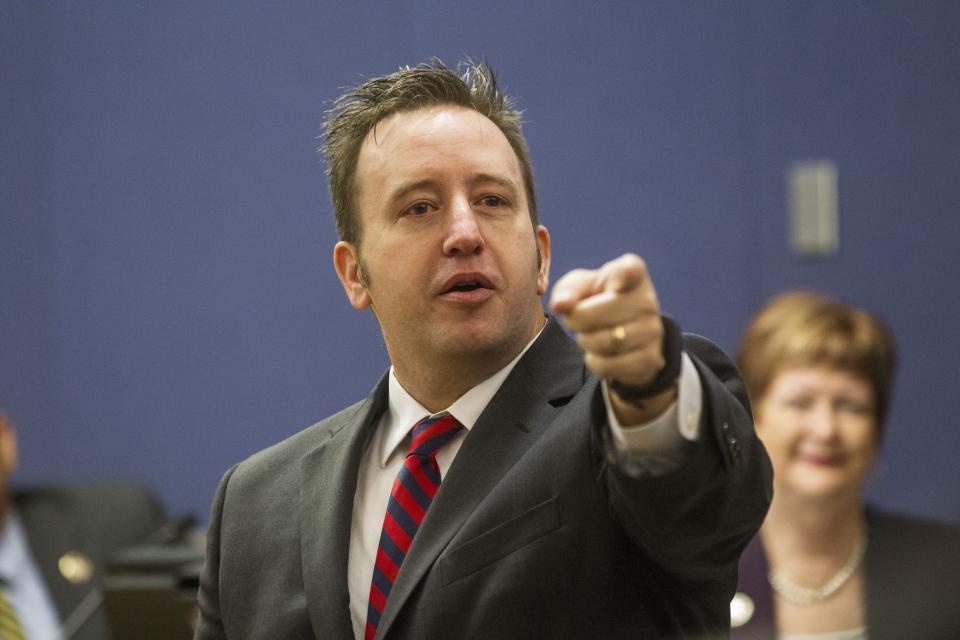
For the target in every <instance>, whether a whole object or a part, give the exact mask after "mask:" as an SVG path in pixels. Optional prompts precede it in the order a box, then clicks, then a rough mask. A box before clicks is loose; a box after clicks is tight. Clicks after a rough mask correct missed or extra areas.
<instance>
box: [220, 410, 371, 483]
mask: <svg viewBox="0 0 960 640" xmlns="http://www.w3.org/2000/svg"><path fill="white" fill-rule="evenodd" d="M370 403H371V399H370V398H365V399H363V400H360V401H358V402H355V403H354V404H352V405H350V406H349V407H346V408H344V409H341V410H340V411H338V412H336V413H334V414H333V415H331V416H328V417H326V418H324V419H323V420H320V421H319V422H315V423H314V424H312V425H310V426H309V427H306V428H305V429H302V430H301V431H298V432H297V433H294V434H293V435H291V436H289V437H287V438H284V439H283V440H281V441H280V442H277V443H276V444H273V445H271V446H269V447H267V448H266V449H261V450H260V451H258V452H256V453H254V454H253V455H251V456H250V457H248V458H246V459H245V460H243V461H241V462H240V463H239V464H237V465H235V467H234V469H235V472H234V474H233V475H234V478H237V477H238V475H237V474H239V476H240V477H244V476H248V475H254V476H259V475H261V474H264V473H266V474H270V473H273V472H274V471H276V470H277V469H278V468H283V467H285V466H286V465H289V464H291V463H294V462H296V461H298V460H299V459H300V458H302V457H303V456H304V454H306V453H307V452H309V451H311V450H312V449H313V448H314V447H316V446H318V445H319V444H321V443H322V442H324V441H326V440H328V439H329V438H330V437H331V436H333V435H334V434H336V433H338V432H339V431H340V430H341V429H350V428H359V424H358V423H359V420H358V417H359V416H360V415H362V414H363V413H364V411H365V410H367V409H368V408H369V405H370ZM231 471H233V469H232V470H231ZM228 473H229V472H228Z"/></svg>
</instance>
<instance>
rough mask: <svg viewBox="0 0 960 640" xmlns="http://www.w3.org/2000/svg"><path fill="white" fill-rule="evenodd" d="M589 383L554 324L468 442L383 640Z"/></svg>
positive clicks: (418, 542) (388, 612) (390, 608)
mask: <svg viewBox="0 0 960 640" xmlns="http://www.w3.org/2000/svg"><path fill="white" fill-rule="evenodd" d="M583 382H584V368H583V356H582V355H581V352H580V351H579V349H578V348H577V347H576V345H575V343H574V342H573V341H572V340H570V338H568V337H567V336H566V334H565V333H564V332H563V330H562V329H561V328H560V327H559V326H558V325H557V323H556V322H555V321H554V320H552V319H551V320H549V321H548V325H547V327H546V328H545V329H544V331H543V334H542V335H541V336H540V338H539V339H538V340H537V342H536V343H535V344H534V345H533V346H532V347H531V348H530V350H529V351H527V353H526V354H525V355H524V357H523V358H522V359H521V360H520V362H519V363H517V366H516V367H514V369H513V371H512V372H511V373H510V375H509V376H508V377H507V379H506V380H505V381H504V383H503V386H502V387H501V388H500V390H499V391H498V392H497V394H496V395H495V396H494V398H493V400H491V401H490V404H489V405H487V408H486V409H485V410H484V412H483V413H482V414H481V416H480V419H479V420H478V421H477V423H476V425H474V427H473V429H471V430H470V434H469V435H468V436H467V438H466V440H464V442H463V446H462V447H461V448H460V451H459V453H458V454H457V457H456V459H455V460H454V461H453V464H452V465H451V467H450V469H449V471H448V472H447V475H446V476H445V477H444V479H443V483H442V484H441V485H440V490H439V492H438V493H437V496H436V498H435V499H434V501H433V504H431V505H430V509H429V510H428V511H427V515H426V516H425V517H424V520H423V523H422V524H421V525H420V529H419V531H418V532H417V535H416V537H415V538H414V540H413V545H412V546H411V547H410V551H409V552H408V554H407V557H406V559H405V560H404V562H403V566H402V567H401V569H400V573H399V575H398V576H397V580H396V582H395V583H394V585H393V589H392V590H391V591H390V597H389V598H388V599H387V606H386V608H385V609H384V612H383V616H382V617H381V618H380V625H379V627H378V633H377V638H384V637H386V634H387V631H388V630H389V628H390V625H391V624H392V623H393V622H394V620H396V617H397V614H398V613H399V611H400V609H401V608H402V607H403V605H404V603H405V602H406V601H407V599H408V598H409V597H410V594H411V593H412V592H413V590H414V589H415V588H416V586H417V584H418V583H419V582H420V580H422V579H423V577H424V575H425V574H426V573H427V571H428V570H429V569H430V568H431V567H432V566H433V564H434V562H436V560H437V558H438V557H439V555H440V553H441V552H442V551H443V550H444V548H446V546H447V544H448V543H449V542H450V540H451V539H452V538H453V536H454V535H455V534H456V532H457V531H459V530H460V528H461V527H462V526H463V523H464V522H465V521H466V520H467V519H468V518H469V517H470V515H471V514H472V513H473V512H474V511H475V509H476V507H477V505H479V504H480V503H481V502H482V501H483V500H484V498H485V497H486V496H487V494H489V493H490V491H491V490H492V489H493V488H494V487H495V486H496V485H497V483H498V482H499V481H500V480H501V478H503V476H504V475H505V474H506V473H507V471H508V470H509V469H510V468H511V467H512V466H513V465H514V463H516V461H517V460H518V459H519V458H520V457H521V456H522V455H523V454H524V453H525V452H526V451H527V450H528V449H529V448H530V446H531V445H532V444H533V443H534V442H535V441H536V440H537V438H539V437H540V435H541V434H542V433H543V431H544V430H545V429H546V428H547V427H548V426H549V424H550V423H551V422H552V421H553V419H554V418H555V417H556V415H557V413H559V411H560V409H559V408H558V407H559V406H561V405H562V404H563V403H562V402H557V401H558V400H562V399H565V398H566V399H568V398H570V397H572V396H573V395H575V394H576V393H577V391H578V390H579V389H580V387H581V386H583ZM551 403H553V404H551ZM554 405H557V406H554Z"/></svg>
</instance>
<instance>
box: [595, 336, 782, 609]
mask: <svg viewBox="0 0 960 640" xmlns="http://www.w3.org/2000/svg"><path fill="white" fill-rule="evenodd" d="M684 345H685V350H686V352H687V353H688V355H689V356H690V358H691V359H692V360H693V363H694V365H695V366H696V368H697V372H698V374H699V376H700V380H701V383H702V387H703V410H702V412H701V418H700V420H701V423H700V427H699V433H700V438H699V439H698V440H697V441H696V442H687V443H685V445H684V451H683V459H682V462H681V463H680V464H679V466H678V467H677V468H676V469H674V470H673V471H671V472H670V473H667V474H664V475H658V476H653V475H651V474H645V473H644V472H643V469H642V466H637V465H634V464H631V460H630V459H629V456H625V455H624V453H623V452H622V450H621V451H619V452H618V451H617V449H616V448H615V447H613V446H612V443H611V442H610V438H609V429H607V428H606V426H605V425H604V428H603V429H601V430H600V431H599V437H600V439H601V440H602V442H603V447H604V450H605V453H606V456H605V460H606V462H605V463H604V470H603V474H602V477H603V478H604V479H605V482H606V483H607V489H608V496H609V501H610V509H611V510H612V512H613V514H614V516H615V517H616V518H617V519H618V521H619V522H620V523H621V524H622V526H623V527H624V530H625V531H626V532H627V535H629V536H630V537H631V539H632V540H633V541H634V543H635V544H636V545H637V546H639V547H640V548H641V549H642V550H643V552H644V553H645V554H646V555H647V556H648V557H650V558H651V559H652V560H653V561H654V563H655V564H656V565H657V566H659V567H660V568H661V569H662V570H663V571H664V573H665V574H667V575H671V576H674V577H676V578H679V579H682V580H683V581H684V582H686V583H691V582H692V583H701V584H711V585H714V586H716V587H717V588H720V589H721V590H722V592H723V593H725V592H726V591H729V595H730V596H732V595H733V590H734V589H735V587H736V567H737V562H738V559H739V556H740V553H741V552H742V551H743V549H744V548H745V547H746V545H747V543H748V542H749V541H750V539H751V538H752V537H753V535H754V534H755V533H756V531H757V530H758V529H759V527H760V524H761V523H762V522H763V518H764V516H765V515H766V511H767V508H768V506H769V503H770V499H771V497H772V487H771V479H772V471H771V467H770V462H769V459H768V458H767V455H766V451H765V450H764V449H763V446H762V445H761V444H760V441H759V440H758V439H757V437H756V434H755V433H754V429H753V419H752V416H751V413H750V405H749V401H748V399H747V395H746V391H745V389H744V386H743V383H742V381H741V379H740V376H739V373H738V372H737V370H736V368H735V367H734V366H733V363H731V362H730V360H729V359H728V358H727V357H726V356H725V355H724V354H723V352H722V351H720V349H718V348H717V347H716V346H715V345H713V344H712V343H710V342H709V341H707V340H705V339H704V338H701V337H698V336H694V335H690V334H687V335H685V336H684Z"/></svg>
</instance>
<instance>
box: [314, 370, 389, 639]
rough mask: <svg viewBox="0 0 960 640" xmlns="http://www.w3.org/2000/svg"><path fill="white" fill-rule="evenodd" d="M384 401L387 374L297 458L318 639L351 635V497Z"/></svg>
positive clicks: (348, 636) (385, 397) (315, 630)
mask: <svg viewBox="0 0 960 640" xmlns="http://www.w3.org/2000/svg"><path fill="white" fill-rule="evenodd" d="M386 400H387V377H386V376H384V377H383V378H381V380H380V382H379V383H378V384H377V386H376V388H375V389H374V391H373V393H371V394H370V396H369V397H368V398H367V399H366V401H364V402H363V403H361V404H360V405H359V406H358V407H357V409H356V411H354V412H353V413H348V414H346V415H344V416H343V417H342V419H340V420H337V421H336V422H334V423H332V424H331V425H330V426H329V428H328V429H327V430H326V432H324V433H323V434H322V437H324V438H325V440H324V441H323V442H321V443H320V444H318V445H317V447H315V448H314V449H313V450H311V451H309V452H308V453H307V454H306V455H305V456H304V457H303V460H302V478H303V482H302V484H301V500H300V541H301V564H302V567H303V588H304V592H305V595H306V599H307V607H308V609H309V613H310V622H311V624H312V625H313V628H314V632H315V633H316V635H317V637H324V638H326V637H332V638H350V637H353V627H352V624H351V621H350V595H349V591H348V588H347V564H348V558H349V548H350V525H351V520H352V514H353V497H354V493H355V492H356V487H357V477H358V472H359V467H360V461H361V458H362V456H363V450H364V447H365V446H366V444H367V441H368V440H369V438H370V436H371V434H372V433H373V431H374V429H375V428H376V426H377V422H378V420H379V418H380V416H381V414H382V413H383V410H384V407H385V406H386Z"/></svg>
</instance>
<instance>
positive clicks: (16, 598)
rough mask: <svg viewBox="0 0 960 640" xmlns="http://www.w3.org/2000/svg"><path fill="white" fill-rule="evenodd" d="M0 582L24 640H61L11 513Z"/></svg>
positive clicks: (1, 548) (1, 534)
mask: <svg viewBox="0 0 960 640" xmlns="http://www.w3.org/2000/svg"><path fill="white" fill-rule="evenodd" d="M371 571H372V569H371ZM0 581H2V582H3V585H2V588H3V591H4V593H5V594H6V595H7V599H8V600H9V601H10V604H11V605H12V606H13V608H14V610H15V611H16V613H17V618H18V619H19V620H20V627H21V628H22V629H23V633H24V636H25V637H26V638H27V640H60V638H62V635H61V633H60V621H59V619H58V615H57V609H56V607H55V606H54V604H53V601H52V600H51V599H50V594H48V593H47V587H46V585H45V584H44V582H43V578H42V577H40V571H39V570H38V569H37V566H36V564H35V563H34V561H33V556H32V555H30V545H29V544H28V543H27V534H26V531H24V529H23V524H21V522H20V518H19V517H17V514H16V512H15V511H10V512H9V513H7V517H6V520H5V523H4V525H3V528H2V529H0ZM0 635H2V633H0Z"/></svg>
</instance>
